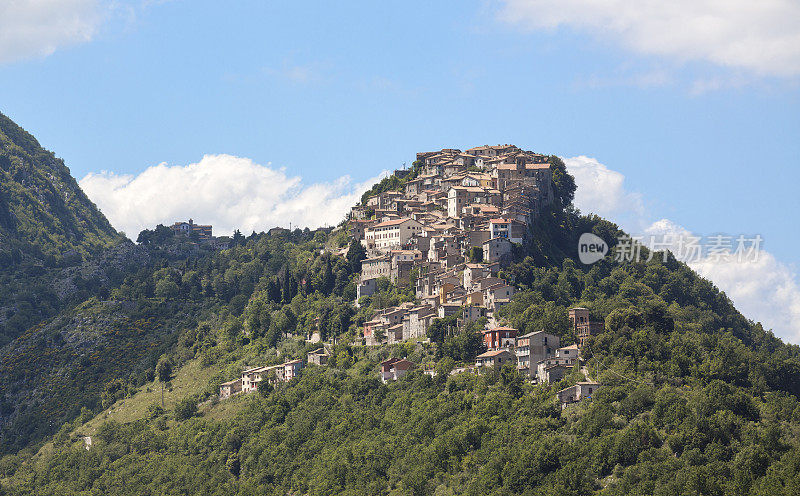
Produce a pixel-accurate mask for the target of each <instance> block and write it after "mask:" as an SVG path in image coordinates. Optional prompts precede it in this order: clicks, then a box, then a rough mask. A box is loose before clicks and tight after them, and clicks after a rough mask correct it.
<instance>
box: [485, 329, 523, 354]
mask: <svg viewBox="0 0 800 496" xmlns="http://www.w3.org/2000/svg"><path fill="white" fill-rule="evenodd" d="M516 337H517V330H516V329H514V328H513V327H494V328H492V329H486V330H485V331H483V343H484V344H485V345H486V349H487V350H489V351H492V350H499V349H505V348H513V347H514V342H515V339H516Z"/></svg>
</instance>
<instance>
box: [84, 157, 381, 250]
mask: <svg viewBox="0 0 800 496" xmlns="http://www.w3.org/2000/svg"><path fill="white" fill-rule="evenodd" d="M378 179H379V178H373V179H370V180H368V181H365V182H363V183H358V184H354V183H353V182H352V181H351V180H350V178H349V177H348V176H342V177H340V178H338V179H336V180H334V181H332V182H328V183H315V184H309V185H306V184H303V181H302V179H301V178H300V177H299V176H289V175H287V173H286V171H285V170H284V169H274V168H272V167H270V166H268V165H267V166H264V165H259V164H257V163H255V162H253V161H252V160H250V159H247V158H240V157H235V156H232V155H206V156H204V157H203V159H202V160H200V162H198V163H195V164H190V165H186V166H171V165H167V164H164V163H162V164H159V165H156V166H153V167H149V168H148V169H146V170H145V171H144V172H142V173H141V174H139V175H137V176H133V175H119V174H114V173H112V172H102V173H99V174H93V173H92V174H88V175H87V176H86V177H84V178H83V179H81V181H80V186H81V188H83V190H84V191H85V192H86V194H87V195H88V196H89V198H91V199H92V201H94V202H95V203H96V204H97V206H98V207H99V208H100V209H101V210H102V211H103V213H104V214H105V215H106V217H108V219H109V221H111V224H112V225H114V227H116V228H117V229H119V230H122V231H125V233H126V234H127V235H128V237H130V238H133V239H136V236H137V235H138V233H139V232H140V231H141V230H142V229H145V228H152V227H153V226H155V225H157V224H159V223H161V224H165V225H166V224H171V223H172V222H175V221H178V220H186V219H189V218H192V219H194V220H195V222H198V223H203V224H212V225H213V226H214V233H215V234H216V235H223V234H230V233H232V232H233V230H234V229H240V230H241V231H242V232H243V233H245V234H248V233H250V232H251V231H264V230H268V229H269V228H271V227H275V226H282V227H289V223H291V224H292V226H299V227H310V228H314V227H320V226H324V225H336V224H338V223H339V222H341V221H342V219H343V218H344V216H345V214H346V213H347V212H348V211H349V209H350V207H351V206H352V205H354V204H355V203H356V202H357V201H358V200H359V199H360V197H361V194H362V193H363V192H364V191H366V190H367V189H369V187H370V186H372V184H374V183H375V182H377V180H378Z"/></svg>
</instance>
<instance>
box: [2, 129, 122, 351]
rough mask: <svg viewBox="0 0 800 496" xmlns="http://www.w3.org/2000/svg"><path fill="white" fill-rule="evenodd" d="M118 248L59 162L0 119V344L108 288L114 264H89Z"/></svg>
mask: <svg viewBox="0 0 800 496" xmlns="http://www.w3.org/2000/svg"><path fill="white" fill-rule="evenodd" d="M120 243H124V241H123V238H122V237H121V236H120V235H119V234H117V232H116V231H115V230H114V228H113V227H111V224H109V223H108V220H107V219H106V218H105V216H103V214H102V213H101V212H100V211H99V210H98V209H97V207H95V205H94V204H93V203H92V202H91V201H90V200H89V199H88V198H87V197H86V195H85V194H84V193H83V191H82V190H81V189H80V187H79V186H78V183H77V182H76V181H75V179H74V178H73V177H72V176H71V175H70V172H69V169H68V168H67V167H66V166H65V165H64V162H63V161H62V160H60V159H58V158H56V157H55V155H53V153H51V152H49V151H47V150H45V149H43V148H42V147H41V146H40V145H39V143H38V142H37V141H36V139H35V138H34V137H33V136H31V135H30V134H28V133H27V132H25V130H24V129H22V128H21V127H19V126H18V125H17V124H15V123H14V122H12V121H11V120H10V119H9V118H8V117H6V116H5V115H2V114H0V345H4V344H6V343H7V342H8V341H9V340H11V339H13V338H14V337H16V336H18V335H20V334H21V333H23V332H25V330H26V329H28V328H29V327H31V326H33V325H36V324H38V323H40V322H41V321H42V320H44V319H46V318H48V317H51V316H53V315H55V314H56V313H58V312H59V311H61V310H62V309H65V308H68V307H70V306H72V305H74V304H76V303H79V302H80V301H83V300H85V299H86V298H88V297H89V296H91V295H93V294H96V293H97V291H98V290H99V289H100V288H101V287H104V286H108V279H109V277H112V278H113V273H112V272H113V270H112V271H110V269H117V268H119V266H120V265H121V264H120V263H119V261H117V262H115V263H112V264H111V265H112V267H111V268H109V267H107V266H105V265H103V264H100V263H98V262H97V261H96V260H95V259H96V258H97V257H102V256H103V255H104V252H105V250H106V249H108V248H111V247H112V246H114V245H118V244H120ZM128 244H130V243H128Z"/></svg>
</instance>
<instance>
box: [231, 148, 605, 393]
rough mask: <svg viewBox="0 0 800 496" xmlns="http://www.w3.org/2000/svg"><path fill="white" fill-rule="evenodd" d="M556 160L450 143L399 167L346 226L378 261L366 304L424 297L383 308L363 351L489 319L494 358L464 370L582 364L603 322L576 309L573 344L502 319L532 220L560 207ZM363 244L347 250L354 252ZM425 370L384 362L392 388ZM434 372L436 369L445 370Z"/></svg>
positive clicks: (255, 379)
mask: <svg viewBox="0 0 800 496" xmlns="http://www.w3.org/2000/svg"><path fill="white" fill-rule="evenodd" d="M548 159H549V157H547V156H545V155H541V154H537V153H534V152H531V151H527V150H523V149H521V148H518V147H517V146H514V145H496V146H488V145H486V146H479V147H475V148H470V149H468V150H465V151H461V150H459V149H454V148H445V149H442V150H439V151H434V152H421V153H417V155H416V161H415V162H414V166H413V167H412V168H411V169H403V170H397V171H395V173H394V178H396V179H395V181H393V182H390V183H389V184H390V187H389V188H388V189H386V190H385V191H378V192H370V193H374V194H369V193H368V194H366V195H365V196H364V198H363V199H362V202H360V204H358V205H355V206H354V207H352V209H351V211H350V213H349V216H348V222H347V223H346V226H347V227H348V229H349V232H348V234H349V236H350V238H351V240H353V241H354V242H358V243H360V245H361V247H363V250H364V252H365V256H366V258H365V259H364V260H363V261H362V262H361V272H360V275H359V280H358V286H357V297H356V301H355V302H354V305H355V306H359V305H360V304H361V302H363V301H364V299H365V298H367V297H370V296H371V295H373V294H375V292H376V291H377V290H378V287H379V281H380V280H381V279H386V280H388V281H390V282H391V283H392V284H394V285H396V286H399V287H408V286H409V285H411V286H413V288H414V294H415V296H416V298H415V301H414V302H406V303H402V304H400V305H399V306H393V307H388V308H383V309H380V310H378V311H376V312H375V313H374V315H372V317H371V318H370V319H369V320H368V321H366V322H364V324H363V327H362V328H361V339H360V340H357V341H356V342H355V343H353V344H354V345H363V346H380V345H383V344H388V345H393V344H396V343H400V342H404V341H412V342H414V341H416V342H426V341H427V340H428V329H429V328H430V327H431V326H432V325H433V323H434V322H435V321H436V320H437V319H444V318H448V317H454V318H455V321H456V325H457V326H459V327H463V326H465V325H467V324H469V323H475V322H481V323H483V322H485V327H484V328H483V329H481V330H480V331H479V332H481V333H482V336H481V341H482V343H483V345H484V347H485V352H484V353H481V354H479V355H478V356H477V357H476V359H475V363H474V364H464V366H462V367H459V368H457V369H456V370H455V371H454V372H455V373H458V372H466V371H470V372H480V370H481V369H482V368H483V367H494V366H498V367H499V366H503V365H504V364H509V363H510V364H512V365H514V366H515V367H516V369H517V370H518V371H520V372H521V373H523V374H524V375H525V376H527V377H528V378H529V379H530V380H531V381H533V382H558V381H560V380H561V379H563V378H564V377H565V376H566V375H567V374H568V373H569V372H570V371H571V370H572V369H573V368H574V367H576V366H579V364H580V350H581V347H582V346H584V344H585V343H586V341H587V340H588V339H589V338H590V337H591V336H593V335H596V334H598V333H600V332H602V329H603V324H602V322H594V321H592V320H591V318H590V315H589V310H587V309H585V308H582V307H576V308H572V309H570V310H569V320H570V323H571V325H572V327H573V331H574V334H575V336H576V338H577V341H578V342H577V343H574V344H571V345H566V346H561V343H560V338H559V336H557V335H555V334H553V333H550V332H547V330H546V329H542V330H540V331H535V332H531V333H527V334H524V335H518V331H517V329H514V328H512V327H508V326H507V325H505V323H504V322H502V321H501V319H499V318H498V316H497V311H498V310H499V309H500V308H502V307H503V306H504V305H507V304H508V303H509V302H510V301H511V299H512V297H513V296H514V294H515V292H516V287H515V286H514V285H513V284H512V283H511V282H509V281H506V280H504V279H502V278H501V277H499V275H500V270H501V269H502V268H503V267H504V266H506V265H507V264H509V263H510V262H511V261H512V259H513V253H514V251H515V250H519V249H520V248H521V246H522V245H524V244H525V243H527V242H528V241H529V237H530V236H532V229H531V226H532V223H533V222H534V221H535V220H536V218H537V217H538V216H539V215H540V213H541V212H542V209H543V208H546V207H547V206H548V205H550V204H551V203H552V202H553V177H552V170H551V166H550V163H549V161H548ZM349 249H352V244H351V247H350V248H344V249H343V250H342V251H341V252H340V254H342V255H346V254H347V251H348V250H349ZM327 357H328V352H327V351H326V349H325V348H324V347H323V348H320V349H319V350H317V351H315V352H312V353H309V355H308V362H310V363H316V364H318V365H324V364H325V363H326V361H327ZM415 366H416V364H414V363H412V362H410V361H409V360H406V359H399V358H394V359H390V360H387V361H385V362H383V363H381V366H380V367H381V370H380V377H381V380H382V381H384V382H387V381H390V380H396V379H398V378H399V377H402V376H403V375H404V374H405V373H406V372H408V371H409V370H411V369H412V368H414V367H415ZM302 367H303V361H302V360H292V361H290V362H286V363H284V364H279V365H272V366H268V367H267V366H261V367H252V368H249V369H247V370H245V371H243V372H242V375H241V377H240V378H237V379H234V380H232V381H229V382H226V383H224V384H222V385H221V388H220V397H221V398H227V397H229V396H231V395H233V394H236V393H238V392H252V391H255V390H257V388H258V384H259V383H260V381H262V380H266V381H269V382H286V381H289V380H291V378H292V377H295V376H297V375H298V374H299V373H300V369H301V368H302ZM425 372H426V373H429V374H434V371H433V370H426V371H425ZM598 386H599V384H597V383H595V382H592V381H585V382H579V383H578V384H576V385H575V386H571V387H570V388H567V389H566V390H563V391H560V392H559V393H558V397H559V399H560V400H561V402H562V405H567V404H569V403H572V402H575V401H579V400H580V399H581V398H583V397H586V396H590V395H591V394H592V392H593V391H594V390H595V389H596V388H597V387H598Z"/></svg>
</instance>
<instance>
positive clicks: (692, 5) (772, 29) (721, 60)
mask: <svg viewBox="0 0 800 496" xmlns="http://www.w3.org/2000/svg"><path fill="white" fill-rule="evenodd" d="M503 3H504V6H503V8H502V9H501V11H500V17H501V19H503V20H505V21H507V22H510V23H514V24H519V25H523V26H526V27H530V28H533V29H550V30H553V29H556V28H559V27H562V26H563V27H568V28H572V29H575V30H579V31H586V32H589V33H591V34H593V35H594V36H596V37H597V38H599V39H608V40H611V41H614V42H617V43H620V44H621V45H622V46H624V47H626V48H628V49H629V50H632V51H633V52H636V53H641V54H646V55H658V56H666V57H669V58H673V59H677V60H679V61H706V62H712V63H714V64H717V65H720V66H724V67H731V68H740V69H746V70H749V71H753V72H755V73H757V74H760V75H769V76H797V75H800V3H799V2H797V1H796V0H760V1H756V2H754V1H751V0H672V1H666V2H665V1H662V0H562V1H559V2H554V1H551V0H505V1H504V2H503Z"/></svg>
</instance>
